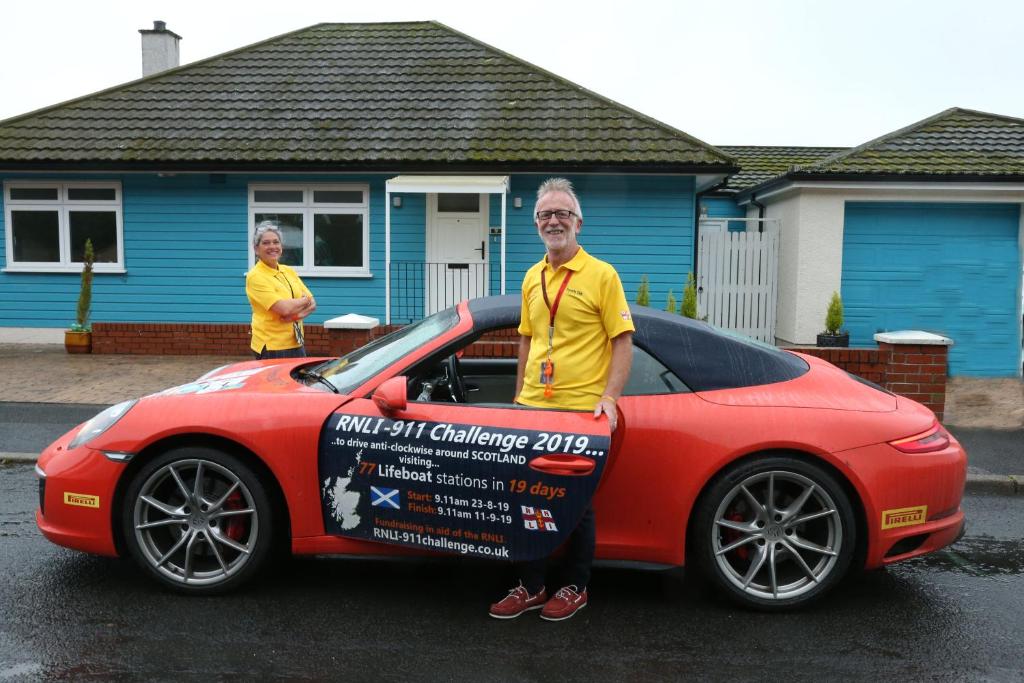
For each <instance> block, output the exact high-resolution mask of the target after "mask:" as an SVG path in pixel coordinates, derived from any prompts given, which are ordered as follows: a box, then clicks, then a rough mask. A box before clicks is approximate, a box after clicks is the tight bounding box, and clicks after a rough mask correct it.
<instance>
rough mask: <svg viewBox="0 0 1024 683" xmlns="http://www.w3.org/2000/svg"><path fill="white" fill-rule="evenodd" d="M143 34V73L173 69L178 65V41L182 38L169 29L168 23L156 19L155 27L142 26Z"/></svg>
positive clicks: (140, 31)
mask: <svg viewBox="0 0 1024 683" xmlns="http://www.w3.org/2000/svg"><path fill="white" fill-rule="evenodd" d="M139 33H141V34H142V75H143V76H149V75H150V74H155V73H159V72H160V71H166V70H167V69H173V68H174V67H176V66H178V41H179V40H181V36H179V35H178V34H177V33H175V32H174V31H168V30H167V24H166V23H165V22H162V21H154V22H153V28H152V30H150V29H145V28H140V29H139Z"/></svg>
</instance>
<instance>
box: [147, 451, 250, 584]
mask: <svg viewBox="0 0 1024 683" xmlns="http://www.w3.org/2000/svg"><path fill="white" fill-rule="evenodd" d="M133 528H134V529H135V540H136V542H137V543H138V546H139V548H140V550H141V551H142V554H143V556H144V557H145V559H146V562H148V563H149V565H150V566H151V567H152V568H153V569H155V570H156V571H157V572H159V573H160V574H162V575H163V576H164V577H166V578H167V579H170V580H171V581H172V582H174V583H178V584H181V585H188V586H211V585H215V584H218V583H221V582H223V581H225V580H227V579H228V578H230V577H231V576H233V575H235V574H237V573H238V572H239V571H241V569H242V568H243V567H244V566H245V565H246V563H247V562H248V561H249V558H250V557H251V554H252V551H253V549H254V548H255V546H256V541H257V539H258V538H259V531H260V530H259V515H258V513H257V507H256V504H255V502H254V501H253V497H252V494H251V493H250V491H249V489H248V487H246V485H245V483H244V482H242V480H241V479H239V478H238V476H237V475H235V474H234V473H233V472H231V470H229V469H227V468H226V467H224V466H222V465H219V464H217V463H215V462H212V461H210V460H201V459H188V460H176V461H174V462H171V463H169V464H167V465H164V466H163V467H161V468H160V469H158V470H156V471H155V472H153V474H152V475H150V476H149V478H148V479H146V481H145V482H144V483H143V484H142V487H141V488H140V489H139V494H138V496H136V498H135V502H134V510H133Z"/></svg>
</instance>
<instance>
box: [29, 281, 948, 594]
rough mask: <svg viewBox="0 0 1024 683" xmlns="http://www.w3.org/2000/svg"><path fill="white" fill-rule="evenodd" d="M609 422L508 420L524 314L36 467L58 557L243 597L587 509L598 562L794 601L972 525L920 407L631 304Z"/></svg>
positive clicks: (213, 378) (254, 384)
mask: <svg viewBox="0 0 1024 683" xmlns="http://www.w3.org/2000/svg"><path fill="white" fill-rule="evenodd" d="M633 315H634V321H635V323H636V328H637V332H636V334H635V336H634V357H633V370H632V374H631V377H630V380H629V384H628V386H627V387H626V390H625V392H624V395H623V396H622V398H621V399H620V401H619V403H618V409H619V413H620V415H619V427H618V429H616V431H615V432H614V434H609V431H608V425H607V420H606V419H604V418H601V419H597V420H595V419H594V417H593V415H592V414H591V413H579V412H570V411H558V410H539V409H534V408H527V407H523V406H517V405H514V404H513V403H512V399H513V395H512V394H513V391H514V384H515V373H516V361H515V359H514V358H490V357H481V355H482V354H480V353H477V352H474V350H469V351H468V352H467V347H470V346H471V345H474V344H477V345H478V346H476V347H475V348H476V349H479V348H480V345H484V344H487V343H488V342H487V341H486V339H485V340H483V341H480V338H481V336H482V335H484V334H485V333H487V332H491V331H494V330H500V329H507V328H510V327H515V326H516V324H517V323H518V316H519V298H518V297H516V296H505V297H490V298H483V299H475V300H471V301H468V302H463V303H461V304H459V305H458V306H457V307H455V308H452V309H448V310H445V311H442V312H440V313H437V314H435V315H432V316H430V317H428V318H426V319H424V320H422V321H420V322H418V323H415V324H412V325H409V326H407V327H404V328H402V329H400V330H398V331H397V332H394V333H392V334H390V335H388V336H386V337H382V338H380V339H377V340H375V341H373V342H372V343H370V344H368V345H366V346H364V347H362V348H360V349H358V350H356V351H354V352H352V353H350V354H348V355H347V356H345V357H343V358H336V359H292V360H278V361H252V362H244V363H238V364H236V365H231V366H228V367H224V368H219V369H217V370H214V371H212V372H210V373H208V374H206V375H204V376H203V377H201V378H199V379H197V380H196V381H195V382H193V383H191V384H187V385H184V386H180V387H175V388H173V389H168V390H167V391H163V392H161V393H158V394H154V395H151V396H146V397H144V398H141V399H138V400H134V401H128V402H125V403H121V404H119V405H116V406H113V407H111V408H108V409H107V410H105V411H103V412H102V413H100V414H99V415H97V416H96V417H94V418H93V419H92V420H89V421H88V422H86V423H84V424H83V425H81V426H80V427H77V428H75V429H73V430H71V431H70V432H68V433H67V434H65V435H64V436H62V437H61V438H60V439H58V440H57V441H56V442H54V443H53V444H52V445H51V446H49V447H48V448H47V449H46V451H45V452H44V453H43V454H42V456H41V457H40V459H39V463H38V466H37V474H38V477H39V510H38V512H37V521H38V524H39V528H40V529H41V530H42V532H43V534H45V536H46V537H47V538H49V539H50V540H51V541H53V542H55V543H58V544H61V545H64V546H68V547H70V548H76V549H79V550H83V551H87V552H92V553H99V554H103V555H126V554H127V555H131V556H132V557H133V558H134V559H135V560H136V561H137V562H138V563H139V565H141V567H142V568H143V569H144V570H145V571H147V572H148V573H149V574H150V575H152V576H153V577H154V578H156V579H157V580H158V581H160V582H161V583H163V584H164V585H166V586H169V587H171V588H174V589H178V590H180V591H184V592H189V593H207V592H215V591H224V590H227V589H229V588H234V587H236V586H238V585H239V584H241V583H242V582H244V581H245V580H247V579H248V578H250V577H251V576H252V575H253V574H255V573H256V572H257V571H259V570H260V568H261V567H263V566H264V565H265V564H266V562H267V561H268V559H269V558H270V556H271V554H272V553H274V552H278V551H288V550H290V551H291V552H292V553H295V554H339V555H376V556H380V555H398V554H404V555H407V554H417V553H418V554H424V553H439V552H440V553H449V554H451V553H455V554H464V555H473V556H477V557H486V558H493V559H500V560H506V561H507V560H523V559H530V558H534V557H540V556H544V555H548V554H550V553H552V552H554V551H555V550H556V549H557V548H558V546H559V545H560V544H561V543H562V542H563V541H564V540H565V538H566V537H567V535H568V534H569V533H570V532H571V531H572V529H573V528H574V526H575V525H576V523H577V522H578V520H579V518H580V516H581V515H582V514H583V511H584V509H585V508H586V506H587V504H588V503H590V502H591V501H592V502H593V506H594V509H595V514H596V519H597V559H598V561H601V560H614V561H625V562H629V563H635V564H637V565H638V566H647V567H650V566H679V565H684V564H686V565H692V566H694V567H696V568H698V569H699V570H700V571H701V572H702V573H703V574H704V575H706V576H707V577H708V578H709V579H710V580H711V581H712V582H713V583H714V584H717V586H719V587H720V588H721V589H722V590H723V591H725V592H726V593H727V594H729V595H730V596H732V597H733V598H735V599H736V600H738V601H739V602H741V603H743V604H745V605H748V606H753V607H757V608H760V609H782V608H790V607H794V606H797V605H802V604H805V603H807V602H809V601H811V600H813V599H816V598H819V597H821V596H822V595H824V594H825V593H826V592H828V591H829V590H830V589H831V588H833V587H834V586H835V585H836V584H837V582H838V581H839V580H840V579H841V578H842V577H843V576H844V575H845V574H846V573H847V572H848V571H850V570H851V569H852V568H855V567H857V568H860V567H863V568H869V569H870V568H875V567H880V566H882V565H886V564H889V563H891V562H896V561H899V560H904V559H907V558H910V557H915V556H918V555H922V554H925V553H929V552H932V551H935V550H937V549H939V548H942V547H943V546H946V545H948V544H950V543H952V542H953V541H954V540H956V539H957V538H958V535H959V534H961V533H962V530H963V526H964V515H963V512H962V511H961V509H960V500H961V496H962V493H963V487H964V479H965V476H966V469H967V462H966V456H965V454H964V451H963V449H962V448H961V447H960V445H959V444H958V443H957V442H956V440H955V439H954V438H953V437H952V436H950V435H949V434H948V433H947V432H946V431H945V430H944V429H943V428H942V426H941V425H940V424H939V423H938V422H937V421H936V419H935V416H934V414H933V413H931V412H930V411H929V410H927V409H926V408H924V407H923V406H921V405H919V404H917V403H915V402H914V401H911V400H909V399H906V398H903V397H900V396H896V395H893V394H891V393H889V392H887V391H884V390H883V389H881V388H879V387H877V386H875V385H872V384H870V383H869V382H865V381H863V380H860V379H858V378H856V377H854V376H851V375H848V374H847V373H845V372H843V371H841V370H839V369H838V368H836V367H835V366H833V365H830V364H828V363H826V362H823V361H821V360H818V359H816V358H813V357H809V356H804V355H801V354H799V353H793V352H788V351H782V350H779V349H777V348H774V347H771V346H767V345H763V344H759V343H756V342H752V341H751V340H749V339H746V338H743V337H738V336H734V335H731V334H727V333H724V332H722V331H720V330H716V329H714V328H712V327H710V326H708V325H706V324H704V323H701V322H696V321H693V320H689V319H686V318H683V317H680V316H677V315H671V314H667V313H662V312H659V311H654V310H652V309H648V308H643V307H635V308H634V310H633Z"/></svg>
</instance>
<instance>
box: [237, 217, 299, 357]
mask: <svg viewBox="0 0 1024 683" xmlns="http://www.w3.org/2000/svg"><path fill="white" fill-rule="evenodd" d="M252 244H253V250H254V251H255V252H256V258H257V261H256V265H254V266H253V267H252V268H251V269H250V270H249V272H248V273H246V275H245V294H246V296H247V297H248V298H249V304H250V305H251V306H252V341H251V342H250V348H251V349H252V352H253V355H255V356H256V358H258V359H267V358H302V357H303V356H305V355H306V348H305V345H304V341H305V340H304V337H303V328H302V320H303V319H304V318H306V316H308V315H309V314H310V313H312V312H313V311H315V310H316V300H315V299H313V293H312V292H310V291H309V289H308V288H307V287H306V285H305V284H303V282H302V280H301V279H299V276H298V275H297V274H296V273H295V271H294V270H292V269H291V268H289V267H288V266H286V265H284V264H283V263H279V260H280V258H281V254H282V252H283V251H284V245H283V240H282V239H281V230H280V228H278V227H277V225H276V224H274V223H273V222H271V221H263V222H262V223H260V224H259V225H258V226H256V231H255V233H254V235H253V242H252Z"/></svg>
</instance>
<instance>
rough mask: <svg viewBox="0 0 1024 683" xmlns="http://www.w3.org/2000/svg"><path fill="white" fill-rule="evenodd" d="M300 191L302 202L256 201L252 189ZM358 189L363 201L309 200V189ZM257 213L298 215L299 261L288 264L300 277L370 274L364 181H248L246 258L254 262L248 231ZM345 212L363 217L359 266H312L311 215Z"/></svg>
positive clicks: (367, 195) (367, 200)
mask: <svg viewBox="0 0 1024 683" xmlns="http://www.w3.org/2000/svg"><path fill="white" fill-rule="evenodd" d="M296 190H301V191H302V202H301V203H299V202H281V203H271V202H266V203H263V202H261V203H257V202H256V192H266V191H291V192H294V191H296ZM318 190H319V191H324V190H326V191H332V192H338V191H343V192H355V191H358V192H361V193H362V195H363V200H362V201H361V202H359V203H358V204H357V203H351V204H336V203H325V202H317V203H314V202H313V192H315V191H318ZM258 213H292V214H301V215H302V261H303V262H302V264H301V265H295V266H292V268H294V269H295V272H296V273H298V274H299V275H301V276H304V277H353V278H358V277H362V278H365V277H372V276H373V275H372V273H371V272H370V186H369V184H367V183H251V184H250V185H249V227H248V231H247V232H248V239H247V240H246V243H247V250H248V259H249V260H248V261H247V263H255V262H256V252H255V251H254V250H253V247H252V233H253V229H254V228H255V227H256V214H258ZM317 213H324V214H345V215H356V216H362V218H363V254H362V261H363V265H362V266H361V267H357V266H315V265H313V259H314V258H315V252H314V249H313V215H314V214H317Z"/></svg>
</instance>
